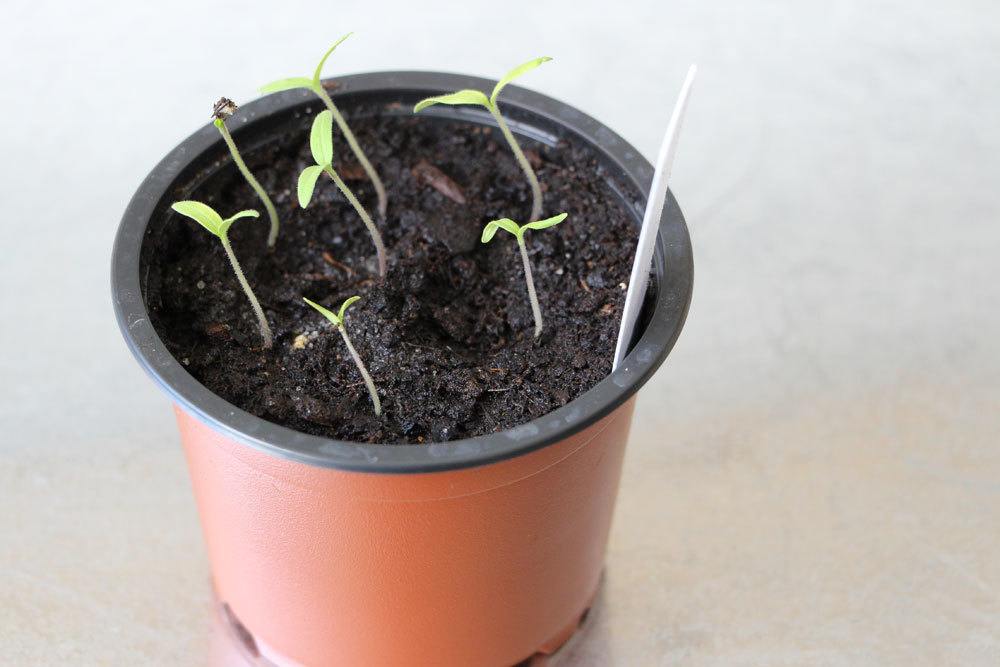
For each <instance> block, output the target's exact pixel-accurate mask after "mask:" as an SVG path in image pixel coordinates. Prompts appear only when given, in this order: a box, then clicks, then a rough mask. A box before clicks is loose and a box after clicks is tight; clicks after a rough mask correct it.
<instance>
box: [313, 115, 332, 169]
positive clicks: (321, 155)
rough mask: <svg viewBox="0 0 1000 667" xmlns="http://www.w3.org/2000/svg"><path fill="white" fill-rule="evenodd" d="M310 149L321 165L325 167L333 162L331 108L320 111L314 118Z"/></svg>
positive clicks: (317, 162)
mask: <svg viewBox="0 0 1000 667" xmlns="http://www.w3.org/2000/svg"><path fill="white" fill-rule="evenodd" d="M309 149H310V150H311V151H312V155H313V159H314V160H316V164H318V165H319V166H321V167H325V166H327V165H328V164H331V163H332V162H333V114H332V113H331V112H330V110H329V109H326V110H325V111H321V112H320V113H318V114H317V115H316V118H315V119H314V120H313V124H312V132H310V133H309Z"/></svg>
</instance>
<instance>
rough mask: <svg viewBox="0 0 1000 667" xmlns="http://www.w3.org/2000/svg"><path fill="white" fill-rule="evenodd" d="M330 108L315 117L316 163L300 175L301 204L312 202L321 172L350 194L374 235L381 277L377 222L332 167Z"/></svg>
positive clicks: (311, 138) (382, 262) (313, 145)
mask: <svg viewBox="0 0 1000 667" xmlns="http://www.w3.org/2000/svg"><path fill="white" fill-rule="evenodd" d="M332 115H333V114H331V113H330V111H322V112H320V113H319V114H317V116H316V119H315V120H313V125H312V132H311V133H310V135H309V148H310V150H311V151H312V156H313V160H315V161H316V164H314V165H312V166H311V167H306V168H305V169H303V170H302V173H301V174H299V187H298V191H299V206H301V207H302V208H306V207H307V206H309V202H310V201H311V200H312V196H313V190H315V189H316V179H318V178H319V175H320V174H321V173H326V174H327V175H328V176H329V177H330V178H331V179H333V182H334V183H335V184H336V185H337V188H339V189H340V191H341V192H342V193H343V194H344V196H345V197H347V201H349V202H350V203H351V206H353V207H354V210H355V211H357V212H358V215H359V216H361V220H362V221H363V222H364V223H365V227H367V228H368V232H369V233H370V234H371V235H372V241H373V242H374V243H375V252H376V254H377V255H378V274H379V275H380V276H384V275H385V264H386V256H385V245H384V244H383V243H382V235H381V234H379V232H378V228H377V227H376V226H375V223H374V222H372V218H371V216H370V215H368V211H366V210H365V209H364V208H363V207H362V206H361V203H360V202H359V201H358V198H357V197H355V196H354V193H353V192H351V189H350V188H349V187H347V183H344V180H343V179H342V178H341V177H340V176H339V175H338V174H337V172H336V171H335V170H334V168H333V118H332Z"/></svg>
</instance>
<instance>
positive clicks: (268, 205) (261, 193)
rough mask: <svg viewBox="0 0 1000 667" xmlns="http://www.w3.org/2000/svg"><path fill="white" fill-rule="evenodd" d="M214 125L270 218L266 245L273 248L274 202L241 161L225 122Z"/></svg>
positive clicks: (274, 238)
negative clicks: (269, 229)
mask: <svg viewBox="0 0 1000 667" xmlns="http://www.w3.org/2000/svg"><path fill="white" fill-rule="evenodd" d="M215 126H216V127H217V128H219V133H220V134H222V138H223V139H224V140H225V142H226V145H227V146H229V153H230V154H231V155H232V156H233V162H235V163H236V167H237V169H239V170H240V173H241V174H243V178H245V179H247V183H249V184H250V187H251V188H253V190H254V192H256V193H257V196H258V197H260V200H261V201H262V202H263V203H264V208H265V209H267V215H268V217H269V218H271V231H270V232H269V233H268V235H267V247H268V248H273V247H274V244H275V242H276V241H277V240H278V211H277V210H276V209H275V208H274V204H273V203H272V202H271V198H270V197H268V196H267V192H265V190H264V187H263V186H262V185H261V184H260V183H259V182H258V181H257V179H256V178H254V176H253V174H251V173H250V170H249V169H248V168H247V165H246V162H244V161H243V157H242V156H241V155H240V152H239V151H238V150H237V149H236V142H234V141H233V136H232V135H231V134H229V128H227V127H226V123H225V122H223V121H221V120H219V121H216V123H215Z"/></svg>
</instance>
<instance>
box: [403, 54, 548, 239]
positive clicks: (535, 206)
mask: <svg viewBox="0 0 1000 667" xmlns="http://www.w3.org/2000/svg"><path fill="white" fill-rule="evenodd" d="M550 60H552V58H549V57H548V56H543V57H542V58H535V59H534V60H529V61H528V62H526V63H524V64H522V65H518V66H517V67H515V68H514V69H512V70H511V71H509V72H507V74H505V75H504V77H503V78H502V79H500V81H498V82H497V85H495V86H494V87H493V92H492V93H491V94H490V96H489V97H486V94H485V93H483V92H482V91H479V90H470V89H466V90H459V91H457V92H454V93H450V94H448V95H438V96H437V97H428V98H427V99H425V100H421V101H420V102H417V105H416V106H415V107H413V112H414V113H418V112H420V111H422V110H424V109H426V108H427V107H429V106H432V105H434V104H449V105H458V104H478V105H479V106H482V107H485V108H486V110H487V111H489V112H490V115H491V116H493V119H494V120H495V121H496V122H497V125H498V126H499V127H500V132H502V133H503V136H504V139H506V140H507V143H508V144H510V149H511V150H512V151H513V152H514V157H515V158H516V159H517V163H518V164H519V165H520V166H521V170H522V171H523V172H524V175H525V176H526V177H527V179H528V183H529V184H530V185H531V216H530V217H529V218H528V219H529V220H537V219H538V218H539V217H541V215H542V188H541V186H540V185H539V184H538V177H537V176H536V175H535V170H534V169H532V168H531V163H530V162H528V158H526V157H525V156H524V151H522V150H521V146H520V145H519V144H518V143H517V140H516V139H515V138H514V134H513V133H512V132H511V131H510V128H509V127H507V121H505V120H504V119H503V116H502V115H501V114H500V109H499V108H498V107H497V96H498V95H500V91H501V90H503V88H504V86H506V85H507V84H508V83H510V82H511V81H513V80H514V79H516V78H517V77H519V76H521V75H522V74H525V73H526V72H530V71H531V70H533V69H535V68H536V67H538V66H539V65H541V64H542V63H544V62H548V61H550Z"/></svg>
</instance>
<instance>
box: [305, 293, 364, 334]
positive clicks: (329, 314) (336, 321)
mask: <svg viewBox="0 0 1000 667" xmlns="http://www.w3.org/2000/svg"><path fill="white" fill-rule="evenodd" d="M351 298H352V299H359V298H361V297H356V296H355V297H351ZM302 300H303V301H305V302H306V303H308V304H309V305H310V306H312V307H313V308H315V309H316V310H318V311H319V314H320V315H322V316H323V317H325V318H326V319H328V320H330V323H331V324H333V326H335V327H337V328H338V329H339V328H340V327H341V326H343V324H344V320H343V319H342V318H341V316H339V315H337V313H335V312H333V311H332V310H328V309H326V308H324V307H323V306H321V305H319V304H318V303H316V302H315V301H310V300H309V299H307V298H305V297H302ZM345 303H346V302H345ZM343 310H344V309H343V306H341V313H343Z"/></svg>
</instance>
